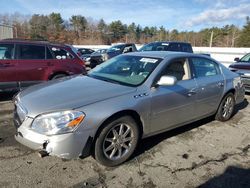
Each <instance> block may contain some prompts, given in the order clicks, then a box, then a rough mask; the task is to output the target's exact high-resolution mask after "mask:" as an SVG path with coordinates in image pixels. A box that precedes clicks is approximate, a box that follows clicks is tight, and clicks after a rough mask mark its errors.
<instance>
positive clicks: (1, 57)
mask: <svg viewBox="0 0 250 188" xmlns="http://www.w3.org/2000/svg"><path fill="white" fill-rule="evenodd" d="M14 47H15V45H14V44H10V43H0V89H1V88H2V89H11V88H16V87H17V83H16V81H17V77H16V75H17V74H16V71H17V60H16V59H15V55H14V51H15V50H14Z"/></svg>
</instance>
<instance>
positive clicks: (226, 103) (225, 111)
mask: <svg viewBox="0 0 250 188" xmlns="http://www.w3.org/2000/svg"><path fill="white" fill-rule="evenodd" d="M234 107H235V99H234V95H233V94H232V93H228V94H227V95H226V96H225V97H224V98H223V99H222V101H221V103H220V106H219V108H218V110H217V113H216V115H215V119H216V120H219V121H227V120H229V119H230V118H231V117H232V115H233V112H234Z"/></svg>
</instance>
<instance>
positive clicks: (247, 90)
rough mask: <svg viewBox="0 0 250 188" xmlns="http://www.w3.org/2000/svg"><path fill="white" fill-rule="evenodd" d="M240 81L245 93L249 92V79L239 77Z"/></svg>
mask: <svg viewBox="0 0 250 188" xmlns="http://www.w3.org/2000/svg"><path fill="white" fill-rule="evenodd" d="M241 80H242V82H243V85H244V87H245V90H246V92H250V77H247V76H241Z"/></svg>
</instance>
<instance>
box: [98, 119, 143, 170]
mask: <svg viewBox="0 0 250 188" xmlns="http://www.w3.org/2000/svg"><path fill="white" fill-rule="evenodd" d="M138 139H139V130H138V126H137V124H136V122H135V121H134V119H133V118H132V117H130V116H123V117H120V118H118V119H116V120H114V121H112V122H111V123H108V124H107V125H106V126H105V127H104V128H103V129H102V130H101V132H100V134H99V136H98V137H97V139H96V142H95V153H94V155H95V159H96V160H97V161H98V162H100V163H101V164H103V165H105V166H116V165H119V164H121V163H123V162H125V161H126V160H127V159H128V158H129V157H130V156H131V155H132V154H133V152H134V150H135V148H136V146H137V143H138Z"/></svg>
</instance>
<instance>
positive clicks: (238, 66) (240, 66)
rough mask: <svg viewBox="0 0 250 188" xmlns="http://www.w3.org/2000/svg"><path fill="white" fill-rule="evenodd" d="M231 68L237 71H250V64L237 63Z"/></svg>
mask: <svg viewBox="0 0 250 188" xmlns="http://www.w3.org/2000/svg"><path fill="white" fill-rule="evenodd" d="M229 67H230V68H235V69H247V70H250V62H237V63H233V64H231V65H230V66H229Z"/></svg>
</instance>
